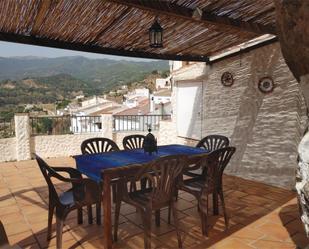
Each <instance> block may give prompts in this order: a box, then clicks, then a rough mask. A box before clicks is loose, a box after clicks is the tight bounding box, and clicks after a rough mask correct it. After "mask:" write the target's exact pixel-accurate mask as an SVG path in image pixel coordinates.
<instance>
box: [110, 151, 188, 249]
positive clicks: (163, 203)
mask: <svg viewBox="0 0 309 249" xmlns="http://www.w3.org/2000/svg"><path fill="white" fill-rule="evenodd" d="M187 162H188V157H187V156H184V155H178V156H166V157H161V158H159V159H157V160H155V161H153V162H151V163H149V164H148V165H146V166H141V169H140V170H139V172H138V173H137V174H136V176H135V177H133V179H132V177H130V176H123V177H121V178H120V180H119V182H118V187H117V199H116V207H115V224H114V239H115V241H117V232H118V222H119V213H120V205H121V202H122V201H123V202H125V203H128V204H130V205H132V206H134V207H136V208H137V209H139V210H140V212H141V216H142V220H143V225H144V243H145V244H144V245H145V248H147V249H148V248H150V247H151V243H150V240H151V215H152V211H153V210H155V211H159V210H160V209H161V208H163V207H167V206H170V207H171V209H172V211H173V215H174V220H175V228H176V232H177V239H178V246H179V248H181V247H182V243H181V238H180V232H179V230H178V218H177V212H176V208H175V206H174V197H173V193H174V190H175V183H176V179H179V177H180V176H181V174H182V171H183V168H184V167H185V166H187ZM135 166H136V165H135ZM149 172H151V173H149ZM143 178H147V180H148V181H149V182H150V186H151V187H149V188H146V189H140V190H136V189H133V188H130V189H129V190H128V183H132V181H135V182H136V181H139V180H141V179H143ZM131 186H132V185H131Z"/></svg>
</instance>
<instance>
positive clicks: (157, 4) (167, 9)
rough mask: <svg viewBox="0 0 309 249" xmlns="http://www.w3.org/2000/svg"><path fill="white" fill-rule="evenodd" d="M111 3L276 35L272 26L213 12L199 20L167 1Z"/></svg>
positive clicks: (120, 0) (120, 1) (186, 10)
mask: <svg viewBox="0 0 309 249" xmlns="http://www.w3.org/2000/svg"><path fill="white" fill-rule="evenodd" d="M108 1H110V2H114V3H118V4H122V5H126V6H131V7H134V8H138V9H142V10H146V11H150V12H152V13H154V15H158V14H162V15H168V16H174V17H177V18H182V19H186V20H190V21H193V22H198V23H206V24H212V25H217V26H218V27H220V26H221V27H225V28H231V29H235V30H238V31H239V30H241V31H247V32H252V33H257V34H273V35H276V34H277V31H276V28H275V27H273V26H271V25H261V24H257V23H254V22H250V21H248V22H245V21H241V20H239V19H233V18H229V17H226V16H218V15H215V14H213V13H211V12H205V11H203V13H202V17H201V19H200V20H199V19H198V18H194V15H193V14H194V11H195V10H192V9H189V8H186V7H182V6H179V5H176V4H174V3H171V2H167V1H140V0H108Z"/></svg>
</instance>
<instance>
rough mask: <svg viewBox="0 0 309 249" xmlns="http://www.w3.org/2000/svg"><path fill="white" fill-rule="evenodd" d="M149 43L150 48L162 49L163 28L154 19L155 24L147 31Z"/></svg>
mask: <svg viewBox="0 0 309 249" xmlns="http://www.w3.org/2000/svg"><path fill="white" fill-rule="evenodd" d="M149 42H150V47H152V48H162V47H163V28H162V27H161V25H160V24H159V22H158V18H156V20H155V22H154V23H153V24H152V25H151V27H150V29H149Z"/></svg>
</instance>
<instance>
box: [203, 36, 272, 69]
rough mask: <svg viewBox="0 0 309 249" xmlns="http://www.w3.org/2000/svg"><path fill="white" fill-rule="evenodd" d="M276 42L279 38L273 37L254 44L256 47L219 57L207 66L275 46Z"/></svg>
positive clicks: (252, 46)
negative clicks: (271, 45) (268, 46)
mask: <svg viewBox="0 0 309 249" xmlns="http://www.w3.org/2000/svg"><path fill="white" fill-rule="evenodd" d="M274 42H278V37H273V38H271V39H268V40H266V41H262V42H259V43H256V44H254V45H251V46H248V47H246V48H242V49H240V50H238V51H236V52H233V53H230V54H227V55H224V56H222V57H219V58H217V59H214V60H210V61H209V62H208V63H207V64H209V65H212V64H214V63H216V62H219V61H222V60H225V59H227V58H231V57H234V56H237V55H240V54H243V53H247V52H250V51H251V50H254V49H257V48H261V47H264V46H267V45H269V44H273V43H274Z"/></svg>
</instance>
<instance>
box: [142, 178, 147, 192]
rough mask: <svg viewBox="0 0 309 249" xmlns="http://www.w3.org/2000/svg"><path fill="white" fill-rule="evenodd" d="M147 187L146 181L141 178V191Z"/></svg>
mask: <svg viewBox="0 0 309 249" xmlns="http://www.w3.org/2000/svg"><path fill="white" fill-rule="evenodd" d="M146 185H147V179H146V178H143V179H141V190H144V189H145V188H146Z"/></svg>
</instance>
